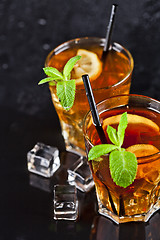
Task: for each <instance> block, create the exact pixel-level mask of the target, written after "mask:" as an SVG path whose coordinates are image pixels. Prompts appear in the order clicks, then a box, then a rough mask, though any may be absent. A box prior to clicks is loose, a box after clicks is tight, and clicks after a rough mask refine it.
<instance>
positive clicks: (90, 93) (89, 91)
mask: <svg viewBox="0 0 160 240" xmlns="http://www.w3.org/2000/svg"><path fill="white" fill-rule="evenodd" d="M82 79H83V83H84V86H85V90H86V95H87V98H88V102H89V105H90V109H91V113H92V118H93V123H94V125H95V127H96V130H97V132H98V135H99V138H100V140H101V143H107V139H106V136H105V134H104V131H103V128H102V125H101V123H100V119H99V114H98V111H97V107H96V103H95V100H94V96H93V91H92V88H91V84H90V80H89V76H88V75H87V74H85V75H82Z"/></svg>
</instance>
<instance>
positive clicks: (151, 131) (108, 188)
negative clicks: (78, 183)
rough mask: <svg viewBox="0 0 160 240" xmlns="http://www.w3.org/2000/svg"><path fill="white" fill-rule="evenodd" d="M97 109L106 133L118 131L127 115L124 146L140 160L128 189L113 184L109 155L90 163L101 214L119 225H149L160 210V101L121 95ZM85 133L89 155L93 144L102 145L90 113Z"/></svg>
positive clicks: (100, 104) (86, 119)
mask: <svg viewBox="0 0 160 240" xmlns="http://www.w3.org/2000/svg"><path fill="white" fill-rule="evenodd" d="M97 108H98V112H99V115H100V120H101V122H103V124H102V127H103V129H104V132H105V133H106V129H107V125H110V126H113V127H115V128H117V126H118V122H119V119H120V116H121V114H122V113H123V112H127V116H128V126H127V128H126V133H125V139H124V144H123V146H122V147H124V148H125V149H126V148H128V151H132V152H134V153H135V154H136V155H137V160H138V169H137V175H136V178H135V180H134V182H133V183H132V184H131V185H129V186H128V187H127V188H123V187H119V186H117V185H116V184H115V183H114V182H113V180H112V178H111V175H110V169H109V155H108V154H107V155H105V156H102V158H103V160H102V161H100V162H96V161H89V164H90V168H91V171H92V175H93V179H94V182H95V187H96V194H97V200H98V206H99V213H100V214H102V215H104V216H106V217H109V218H111V219H112V220H113V221H115V222H116V223H123V222H129V221H144V222H146V221H147V220H148V219H149V218H150V216H151V215H152V214H153V213H154V212H155V211H157V210H158V209H160V152H159V150H160V102H159V101H156V100H154V99H151V98H149V97H145V96H139V95H126V96H125V95H121V96H117V97H111V98H110V99H106V100H104V101H102V102H100V103H99V104H98V105H97ZM83 131H84V137H85V146H86V152H87V154H88V152H89V150H90V149H91V148H92V147H93V146H94V145H97V144H100V140H99V137H98V135H97V132H96V129H95V126H94V125H93V122H92V116H91V112H88V113H87V115H86V116H85V119H84V125H83ZM129 149H130V150H129ZM131 149H132V150H131Z"/></svg>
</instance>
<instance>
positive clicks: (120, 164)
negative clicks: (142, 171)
mask: <svg viewBox="0 0 160 240" xmlns="http://www.w3.org/2000/svg"><path fill="white" fill-rule="evenodd" d="M127 125H128V120H127V112H125V113H123V114H122V116H121V119H120V121H119V125H118V130H116V129H114V128H113V127H111V126H109V125H108V127H107V134H108V137H109V139H110V141H111V142H112V143H113V144H100V145H96V146H94V147H93V148H91V150H90V151H89V154H88V160H89V161H90V160H94V161H102V160H103V158H102V157H101V156H102V155H105V154H109V167H110V173H111V177H112V179H113V181H114V182H115V183H116V184H117V185H118V186H120V187H123V188H126V187H128V186H129V185H130V184H132V183H133V181H134V180H135V177H136V173H137V158H136V156H135V154H134V153H132V152H128V151H126V150H125V149H124V148H122V147H121V146H122V144H123V141H124V136H125V130H126V128H127Z"/></svg>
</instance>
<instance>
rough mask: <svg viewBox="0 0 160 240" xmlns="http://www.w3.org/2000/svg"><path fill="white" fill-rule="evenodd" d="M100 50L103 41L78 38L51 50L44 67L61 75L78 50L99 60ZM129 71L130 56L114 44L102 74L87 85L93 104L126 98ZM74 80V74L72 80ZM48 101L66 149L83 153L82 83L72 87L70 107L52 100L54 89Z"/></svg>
mask: <svg viewBox="0 0 160 240" xmlns="http://www.w3.org/2000/svg"><path fill="white" fill-rule="evenodd" d="M103 46H104V39H100V38H81V39H75V40H71V41H69V42H66V43H64V44H62V45H60V46H59V47H57V48H56V49H55V50H53V51H52V52H51V53H50V54H49V55H48V57H47V59H46V63H45V65H46V66H51V67H55V68H57V69H58V70H59V71H62V69H63V67H64V65H65V64H66V62H67V61H68V60H69V59H70V58H71V57H73V56H75V55H76V54H77V51H78V50H79V49H85V50H88V51H91V52H93V53H96V54H97V56H98V59H99V60H100V59H101V56H102V51H103ZM100 61H101V60H100ZM132 70H133V59H132V56H131V55H130V53H129V52H128V51H127V50H126V49H124V48H123V47H122V46H121V45H119V44H117V43H114V44H113V45H112V47H111V48H110V50H109V53H108V55H107V58H106V59H105V61H104V62H103V63H102V71H101V73H100V75H99V76H98V78H96V79H95V80H93V81H91V86H92V89H93V92H94V97H95V100H96V102H100V101H101V100H103V99H105V98H106V97H110V96H114V95H119V94H128V93H129V90H130V84H131V74H132ZM74 77H75V74H74V70H73V71H72V78H74ZM49 88H50V92H51V96H52V101H53V104H54V106H55V109H56V111H57V114H58V116H59V119H60V122H61V126H62V134H63V136H64V139H65V142H66V146H67V147H73V148H74V149H82V150H83V151H84V149H85V147H84V139H83V133H82V119H83V117H84V115H85V114H86V112H87V111H88V110H89V104H88V100H87V97H86V93H85V89H84V85H83V82H82V81H81V82H80V83H77V84H76V96H75V102H74V105H73V107H72V108H71V109H70V110H69V111H66V110H64V109H63V108H62V107H61V105H60V103H59V100H58V98H57V96H56V88H55V86H50V87H49Z"/></svg>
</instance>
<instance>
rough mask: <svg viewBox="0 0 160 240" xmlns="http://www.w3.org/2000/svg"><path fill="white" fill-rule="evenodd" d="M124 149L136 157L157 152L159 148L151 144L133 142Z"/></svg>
mask: <svg viewBox="0 0 160 240" xmlns="http://www.w3.org/2000/svg"><path fill="white" fill-rule="evenodd" d="M126 151H128V152H132V153H134V154H135V155H136V157H146V156H149V155H152V154H155V153H158V152H159V150H158V149H157V148H156V147H155V146H153V145H151V144H135V145H132V146H130V147H128V148H127V149H126Z"/></svg>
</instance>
